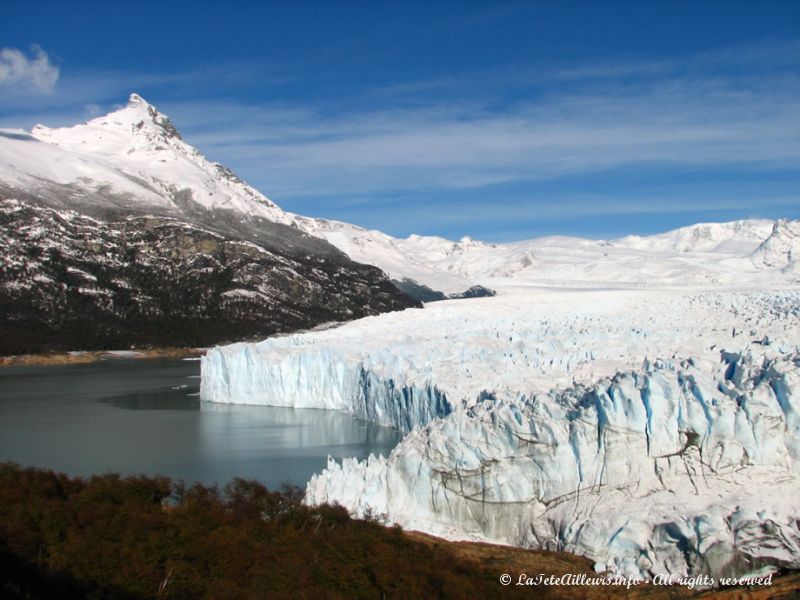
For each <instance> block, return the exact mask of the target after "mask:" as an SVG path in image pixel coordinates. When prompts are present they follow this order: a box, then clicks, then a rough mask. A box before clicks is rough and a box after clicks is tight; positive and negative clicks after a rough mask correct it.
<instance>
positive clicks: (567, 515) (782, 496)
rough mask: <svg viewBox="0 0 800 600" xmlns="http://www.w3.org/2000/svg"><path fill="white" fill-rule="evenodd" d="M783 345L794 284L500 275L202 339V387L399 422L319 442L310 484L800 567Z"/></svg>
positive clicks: (572, 534) (793, 385) (399, 510)
mask: <svg viewBox="0 0 800 600" xmlns="http://www.w3.org/2000/svg"><path fill="white" fill-rule="evenodd" d="M799 353H800V293H799V292H797V291H785V292H729V291H722V292H715V293H710V292H705V293H697V292H689V291H685V290H640V291H634V290H618V291H613V290H586V291H581V290H575V289H573V290H563V289H562V290H559V289H553V288H551V289H547V288H536V287H526V286H520V285H517V286H513V287H508V288H506V289H504V290H501V293H500V295H498V296H497V297H494V298H479V299H473V300H468V301H445V302H441V303H436V304H432V305H429V306H428V307H427V308H426V309H425V310H424V311H405V312H402V313H393V314H387V315H381V316H378V317H373V318H367V319H362V320H359V321H356V322H352V323H349V324H346V325H344V326H342V327H339V328H336V329H331V330H327V331H321V332H314V333H308V334H303V335H296V336H290V337H283V338H275V339H270V340H266V341H264V342H261V343H258V344H239V345H234V346H228V347H221V348H215V349H212V350H211V351H209V353H208V355H207V356H206V357H205V358H204V359H203V362H202V373H203V377H202V387H201V394H202V397H203V398H204V399H205V400H211V401H216V402H248V403H265V404H284V405H285V404H288V405H298V406H300V405H302V406H317V407H321V408H322V407H325V408H338V409H345V410H349V411H350V412H353V413H355V414H358V415H361V416H364V417H366V418H370V419H372V420H375V421H377V422H381V423H386V424H390V425H394V426H395V427H400V428H402V429H404V430H406V431H410V433H409V434H408V435H407V436H406V437H405V438H404V440H403V441H402V442H401V444H400V445H399V446H398V447H397V448H395V450H394V451H393V452H392V453H391V455H390V456H389V457H388V458H375V457H371V458H370V459H369V460H367V461H364V462H360V463H359V462H357V461H354V460H347V461H345V462H344V463H343V464H341V465H337V464H334V463H330V464H329V466H328V468H327V469H326V470H325V471H324V472H323V473H321V474H319V475H318V476H316V477H314V478H313V479H312V480H311V482H310V483H309V485H308V489H307V498H308V500H309V501H311V502H323V501H331V502H333V501H335V502H339V503H341V504H343V505H344V506H346V507H347V508H348V509H349V510H351V511H352V512H354V513H356V514H364V513H365V512H367V511H369V512H372V513H373V514H380V515H384V517H385V518H386V519H387V520H388V521H390V522H396V523H400V524H401V525H403V526H405V527H409V528H416V529H422V530H424V531H429V532H431V533H435V534H438V535H445V536H448V537H452V538H455V539H463V538H475V539H487V540H493V541H499V542H504V543H510V544H517V545H522V546H532V547H539V548H547V549H558V550H568V551H572V552H577V553H580V554H584V555H587V556H589V557H591V558H593V559H594V560H595V561H597V563H598V568H606V567H608V568H611V569H613V570H616V571H617V572H623V573H627V574H636V575H653V574H656V573H671V574H674V575H681V574H687V573H691V574H697V573H707V574H708V573H710V574H715V575H722V574H732V573H735V574H740V575H742V574H746V573H756V572H760V571H762V570H763V569H765V568H769V567H770V566H773V567H774V566H792V565H793V566H795V567H797V566H800V552H798V548H800V531H798V529H797V525H796V523H797V520H798V518H800V505H797V503H796V502H793V501H792V500H791V499H792V498H796V497H797V496H798V494H800V467H798V464H799V463H798V461H800V404H798V403H799V402H800V396H798V392H800V354H799ZM767 488H768V489H769V490H770V494H768V495H765V494H764V489H767ZM775 491H777V493H774V494H773V493H772V492H775Z"/></svg>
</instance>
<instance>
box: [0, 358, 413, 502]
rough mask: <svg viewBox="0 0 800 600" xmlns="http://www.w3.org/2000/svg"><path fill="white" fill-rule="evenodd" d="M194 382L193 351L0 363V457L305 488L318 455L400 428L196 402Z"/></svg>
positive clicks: (83, 471)
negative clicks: (177, 355)
mask: <svg viewBox="0 0 800 600" xmlns="http://www.w3.org/2000/svg"><path fill="white" fill-rule="evenodd" d="M199 389H200V362H199V361H198V360H193V361H189V360H176V359H169V360H160V359H151V360H121V359H114V360H107V361H101V362H98V363H92V364H81V365H58V366H39V367H5V368H0V460H2V461H7V460H11V461H14V462H17V463H19V464H21V465H23V466H36V467H42V468H48V469H54V470H56V471H62V472H65V473H69V474H72V475H83V476H85V475H92V474H97V473H106V472H117V473H123V474H138V473H144V474H148V475H155V474H161V475H167V476H169V477H172V478H174V479H183V480H185V481H187V482H188V483H191V482H195V481H201V482H203V483H206V484H212V483H219V484H220V485H224V484H225V483H227V482H228V481H230V479H231V478H232V477H234V476H238V477H244V478H255V479H258V480H259V481H261V482H262V483H264V484H265V485H267V486H268V487H272V488H275V487H277V486H279V485H280V484H281V483H283V482H290V483H293V484H295V485H298V486H300V487H302V488H305V484H306V482H307V481H308V480H309V478H310V477H311V475H313V474H314V473H317V472H319V471H321V470H322V469H324V468H325V465H326V462H327V458H328V455H331V456H333V457H334V458H336V459H339V460H340V459H342V458H344V457H353V456H355V457H359V458H365V457H367V456H368V455H369V454H370V453H375V454H379V453H382V454H383V455H384V456H386V455H388V453H389V452H390V451H391V450H392V448H394V446H395V445H397V443H398V442H399V441H400V439H401V438H402V434H401V433H400V432H399V431H396V430H394V429H390V428H387V427H380V426H377V425H373V424H371V423H369V422H366V421H363V420H360V419H357V418H355V417H353V416H352V415H348V414H345V413H341V412H337V411H328V410H313V409H291V408H277V407H264V406H243V405H221V404H211V403H207V402H201V401H200V398H199V395H198V392H199Z"/></svg>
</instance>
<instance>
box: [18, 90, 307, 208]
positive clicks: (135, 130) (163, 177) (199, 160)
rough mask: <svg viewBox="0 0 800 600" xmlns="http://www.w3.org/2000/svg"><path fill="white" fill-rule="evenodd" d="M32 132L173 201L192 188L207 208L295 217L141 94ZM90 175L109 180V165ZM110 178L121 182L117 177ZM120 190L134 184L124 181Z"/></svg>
mask: <svg viewBox="0 0 800 600" xmlns="http://www.w3.org/2000/svg"><path fill="white" fill-rule="evenodd" d="M31 136H32V137H34V138H36V139H37V140H40V141H43V142H46V143H48V144H51V145H53V146H56V147H58V148H61V149H64V150H68V151H70V152H73V153H75V155H76V156H80V157H81V159H82V161H83V162H85V163H86V162H88V161H89V160H92V161H94V163H95V164H97V165H101V166H104V165H110V166H112V167H113V168H114V169H116V170H117V172H118V173H120V174H122V175H123V176H125V177H128V178H131V179H133V180H135V181H138V182H140V187H144V188H148V187H149V188H152V189H153V190H155V191H156V192H157V193H159V194H160V195H161V196H162V197H164V198H168V199H172V201H173V202H175V195H176V194H177V193H179V192H183V191H188V192H190V193H191V200H192V201H194V202H196V203H198V204H199V205H201V206H203V207H204V208H206V209H232V210H236V211H239V212H241V213H243V214H244V215H254V216H260V217H264V218H267V219H269V220H271V221H275V222H278V223H284V224H287V223H290V222H291V221H292V219H291V217H289V216H287V215H286V213H284V211H282V210H281V209H280V208H278V206H277V205H275V204H274V203H273V202H272V201H270V200H269V199H268V198H266V197H265V196H263V195H262V194H260V193H259V192H257V191H256V190H254V189H253V188H252V187H250V186H248V185H247V184H246V183H244V182H243V181H241V180H240V179H239V178H238V177H236V176H235V175H234V174H233V173H232V172H231V171H230V170H228V169H227V168H225V167H223V166H222V165H220V164H218V163H212V162H209V161H208V160H206V159H205V157H203V155H202V154H200V152H198V151H197V150H196V149H195V148H193V147H192V146H190V145H188V144H187V143H186V142H184V141H183V140H182V139H181V136H180V134H179V133H178V131H177V129H175V127H174V126H173V125H172V123H171V122H170V120H169V118H168V117H167V116H166V115H163V114H162V113H160V112H158V110H157V109H156V108H155V107H153V106H151V105H150V104H148V103H147V102H146V101H145V100H143V99H142V98H141V97H140V96H139V95H138V94H131V97H130V99H129V101H128V104H127V106H125V107H124V108H122V109H120V110H117V111H115V112H113V113H110V114H108V115H106V116H103V117H99V118H97V119H94V120H92V121H89V122H88V123H85V124H82V125H75V126H73V127H64V128H58V129H50V128H48V127H45V126H43V125H37V126H36V127H34V128H33V130H32V132H31ZM70 166H72V165H70ZM87 176H88V177H90V178H92V179H96V180H99V181H108V180H105V179H104V177H106V176H107V174H106V171H105V170H98V171H97V172H96V173H94V174H93V173H91V172H89V173H88V174H87ZM109 183H111V184H112V186H113V185H116V181H109ZM120 191H130V190H129V189H128V188H122V187H121V188H120ZM176 208H179V206H178V205H177V204H176Z"/></svg>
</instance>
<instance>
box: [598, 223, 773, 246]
mask: <svg viewBox="0 0 800 600" xmlns="http://www.w3.org/2000/svg"><path fill="white" fill-rule="evenodd" d="M773 225H774V223H773V222H772V221H767V220H765V219H750V220H742V221H732V222H730V223H699V224H697V225H691V226H689V227H681V228H679V229H675V230H673V231H668V232H666V233H661V234H656V235H651V236H646V237H640V236H637V235H628V236H625V237H623V238H619V239H617V240H614V242H613V243H614V245H615V246H621V247H626V248H633V249H636V250H647V251H650V252H712V253H716V254H737V255H745V254H749V253H750V252H753V251H754V250H755V249H756V248H757V247H758V245H759V244H760V243H761V242H763V241H764V240H765V239H766V238H767V236H768V235H769V234H770V232H771V231H772V226H773Z"/></svg>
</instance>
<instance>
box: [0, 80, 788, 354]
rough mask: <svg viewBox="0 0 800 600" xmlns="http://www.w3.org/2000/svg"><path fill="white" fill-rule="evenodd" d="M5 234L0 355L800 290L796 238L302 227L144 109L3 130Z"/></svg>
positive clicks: (741, 233) (687, 232)
mask: <svg viewBox="0 0 800 600" xmlns="http://www.w3.org/2000/svg"><path fill="white" fill-rule="evenodd" d="M0 222H2V226H3V227H2V230H0V246H1V247H0V314H1V315H2V320H1V321H0V353H2V354H10V353H20V352H38V351H43V350H50V349H72V348H81V349H94V348H109V347H115V348H120V347H125V346H128V345H207V344H212V343H217V342H222V341H232V340H238V339H245V338H256V337H264V336H266V335H270V334H273V333H276V332H281V331H291V330H296V329H300V328H309V327H313V326H316V325H319V324H322V323H325V322H329V321H340V320H348V319H353V318H358V317H361V316H366V315H370V314H376V313H379V312H384V311H391V310H399V309H403V308H408V307H414V306H417V307H418V306H421V304H420V302H419V301H420V300H422V301H431V300H439V299H445V298H448V297H451V298H458V297H471V296H481V295H491V294H492V293H493V292H492V283H493V282H496V281H498V280H503V281H508V280H509V279H511V280H514V281H518V282H520V284H526V285H528V284H536V285H559V286H575V285H581V286H584V285H593V284H603V285H605V286H608V285H615V286H637V287H640V286H650V285H658V286H664V285H667V286H669V285H672V284H675V283H679V284H680V285H686V284H687V283H688V284H694V285H698V286H714V285H718V284H725V285H731V284H734V285H736V284H738V283H741V285H742V286H745V287H753V286H758V285H762V284H767V283H768V284H769V285H772V286H774V285H780V284H782V283H786V284H792V283H796V282H797V281H798V280H800V273H799V272H798V267H797V257H798V255H799V254H800V225H798V222H784V221H781V222H777V223H774V222H771V221H763V220H749V221H737V222H733V223H722V224H704V225H695V226H692V227H686V228H682V229H678V230H675V231H672V232H668V233H665V234H660V235H656V236H650V237H636V236H628V237H625V238H621V239H619V240H613V241H595V240H586V239H581V238H568V237H550V238H539V239H536V240H530V241H526V242H516V243H511V244H487V243H484V242H480V241H476V240H472V239H470V238H463V239H461V240H460V241H451V240H446V239H443V238H438V237H423V236H416V235H412V236H410V237H408V238H406V239H397V238H393V237H391V236H388V235H386V234H384V233H381V232H379V231H372V230H366V229H363V228H361V227H357V226H355V225H350V224H347V223H341V222H336V221H329V220H324V219H314V218H309V217H304V216H300V215H296V214H293V213H290V212H286V211H284V210H282V209H281V208H280V207H278V206H277V205H276V204H275V203H273V202H272V201H270V200H269V199H268V198H266V197H265V196H263V195H262V194H261V193H259V192H258V191H257V190H255V189H253V188H252V187H250V186H248V185H247V184H246V183H245V182H243V181H242V180H241V179H239V178H238V177H237V176H236V175H235V174H234V173H233V172H232V171H230V170H229V169H227V168H226V167H224V166H223V165H220V164H219V163H213V162H210V161H208V160H206V159H205V158H204V157H203V155H202V154H200V152H198V151H197V150H196V149H195V148H193V147H192V146H190V145H188V144H187V143H186V142H184V141H183V140H182V138H181V136H180V133H179V132H178V130H177V129H176V128H175V127H174V125H173V124H172V123H171V122H170V120H169V118H168V117H167V116H165V115H164V114H162V113H160V112H159V111H158V110H157V109H156V108H155V107H153V106H151V105H150V104H148V103H147V102H146V101H145V100H143V99H142V98H141V97H140V96H138V95H136V94H133V95H131V97H130V100H129V102H128V104H127V106H126V107H124V108H122V109H120V110H118V111H115V112H113V113H110V114H108V115H106V116H104V117H100V118H97V119H94V120H92V121H89V122H88V123H85V124H82V125H76V126H74V127H68V128H60V129H49V128H47V127H43V126H41V125H39V126H36V127H35V128H34V129H33V130H32V131H31V132H26V131H22V130H0ZM370 265H371V266H370ZM376 267H377V268H376ZM381 271H383V272H381Z"/></svg>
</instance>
